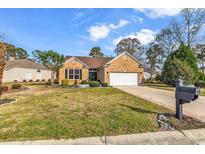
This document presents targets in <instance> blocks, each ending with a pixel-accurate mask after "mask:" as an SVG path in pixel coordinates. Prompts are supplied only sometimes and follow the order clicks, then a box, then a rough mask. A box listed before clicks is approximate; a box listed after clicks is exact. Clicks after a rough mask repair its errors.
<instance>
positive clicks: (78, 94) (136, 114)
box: [0, 87, 171, 141]
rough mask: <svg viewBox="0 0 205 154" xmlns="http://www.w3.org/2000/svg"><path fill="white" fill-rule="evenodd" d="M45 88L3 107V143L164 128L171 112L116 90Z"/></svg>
mask: <svg viewBox="0 0 205 154" xmlns="http://www.w3.org/2000/svg"><path fill="white" fill-rule="evenodd" d="M38 88H41V90H39V91H36V89H35V92H32V91H31V92H28V93H20V94H14V95H7V96H6V95H4V96H3V97H7V98H14V97H15V98H17V99H18V101H17V102H16V103H14V104H7V105H4V106H0V141H11V140H12V141H14V140H36V139H53V138H55V139H61V138H79V137H90V136H103V135H119V134H130V133H140V132H149V131H159V128H158V125H157V122H156V116H157V113H161V112H171V111H170V110H168V109H166V108H164V107H161V106H159V105H156V104H153V103H151V102H149V101H145V100H143V99H141V98H138V97H136V96H132V95H129V94H127V93H124V92H121V91H119V90H117V89H113V88H89V89H75V88H73V89H72V88H70V89H63V88H45V87H44V88H43V87H38Z"/></svg>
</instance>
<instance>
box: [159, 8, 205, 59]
mask: <svg viewBox="0 0 205 154" xmlns="http://www.w3.org/2000/svg"><path fill="white" fill-rule="evenodd" d="M180 14H181V18H180V19H179V20H177V19H173V20H172V21H171V22H170V24H169V25H168V26H167V27H166V28H164V29H162V30H161V31H160V32H159V34H157V36H156V41H157V42H158V44H159V45H160V46H161V47H162V48H163V50H164V52H166V55H169V53H170V52H172V51H173V50H175V49H176V47H178V46H179V45H180V44H181V43H182V42H184V44H186V45H187V46H189V47H190V48H191V47H193V46H194V45H195V44H196V43H197V42H198V41H199V40H200V35H199V34H200V32H201V29H202V26H203V24H204V21H205V9H183V10H182V11H181V13H180Z"/></svg>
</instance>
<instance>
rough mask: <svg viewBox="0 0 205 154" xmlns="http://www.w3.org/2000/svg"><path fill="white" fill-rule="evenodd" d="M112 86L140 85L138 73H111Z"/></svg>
mask: <svg viewBox="0 0 205 154" xmlns="http://www.w3.org/2000/svg"><path fill="white" fill-rule="evenodd" d="M110 85H111V86H119V85H138V73H110Z"/></svg>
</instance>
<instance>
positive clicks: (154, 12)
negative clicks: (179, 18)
mask: <svg viewBox="0 0 205 154" xmlns="http://www.w3.org/2000/svg"><path fill="white" fill-rule="evenodd" d="M135 10H136V11H139V12H142V13H144V14H145V15H146V16H148V17H149V18H153V19H154V18H163V17H165V16H175V15H177V14H179V13H180V11H181V9H179V8H177V9H176V8H175V9H172V8H166V9H165V8H163V9H162V8H154V9H135Z"/></svg>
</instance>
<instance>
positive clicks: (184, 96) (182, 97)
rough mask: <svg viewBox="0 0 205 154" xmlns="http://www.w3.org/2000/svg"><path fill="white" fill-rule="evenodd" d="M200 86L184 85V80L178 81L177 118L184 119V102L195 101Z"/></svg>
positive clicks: (176, 94)
mask: <svg viewBox="0 0 205 154" xmlns="http://www.w3.org/2000/svg"><path fill="white" fill-rule="evenodd" d="M199 90H200V88H198V87H193V86H184V85H183V80H181V79H179V80H177V81H176V92H175V98H176V118H178V119H182V117H183V104H185V103H190V102H191V101H194V100H196V99H197V98H198V96H199V92H200V91H199Z"/></svg>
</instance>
